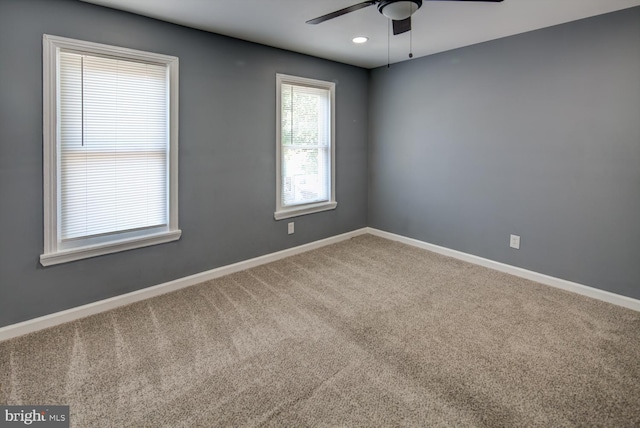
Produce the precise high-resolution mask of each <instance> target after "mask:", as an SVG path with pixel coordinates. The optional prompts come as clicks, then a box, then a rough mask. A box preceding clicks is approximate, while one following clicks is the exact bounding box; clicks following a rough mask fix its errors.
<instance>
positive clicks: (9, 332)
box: [0, 227, 640, 342]
mask: <svg viewBox="0 0 640 428" xmlns="http://www.w3.org/2000/svg"><path fill="white" fill-rule="evenodd" d="M366 233H370V234H371V235H375V236H379V237H381V238H386V239H390V240H393V241H398V242H402V243H404V244H408V245H412V246H414V247H418V248H423V249H425V250H429V251H433V252H434V253H439V254H443V255H445V256H449V257H453V258H456V259H459V260H464V261H466V262H469V263H473V264H477V265H480V266H484V267H487V268H490V269H494V270H497V271H500V272H505V273H509V274H511V275H515V276H518V277H521V278H526V279H529V280H532V281H536V282H539V283H541V284H545V285H549V286H552V287H556V288H561V289H563V290H567V291H571V292H574V293H577V294H582V295H584V296H588V297H592V298H594V299H598V300H602V301H605V302H608V303H612V304H614V305H618V306H624V307H625V308H629V309H633V310H635V311H639V312H640V300H637V299H633V298H631V297H626V296H621V295H619V294H615V293H611V292H608V291H604V290H600V289H597V288H593V287H589V286H586V285H582V284H578V283H576V282H571V281H566V280H564V279H560V278H555V277H552V276H548V275H544V274H541V273H538V272H533V271H530V270H526V269H522V268H519V267H515V266H511V265H507V264H504V263H500V262H496V261H493V260H489V259H485V258H482V257H478V256H474V255H471V254H467V253H463V252H461V251H456V250H452V249H449V248H445V247H440V246H438V245H434V244H429V243H427V242H423V241H419V240H417V239H413V238H407V237H405V236H402V235H396V234H394V233H390V232H385V231H382V230H379V229H374V228H371V227H365V228H362V229H358V230H354V231H351V232H347V233H343V234H341V235H336V236H332V237H330V238H326V239H321V240H319V241H315V242H310V243H308V244H304V245H300V246H298V247H293V248H289V249H286V250H282V251H278V252H275V253H271V254H266V255H264V256H260V257H256V258H253V259H249V260H245V261H241V262H238V263H234V264H231V265H227V266H222V267H219V268H216V269H212V270H209V271H206V272H201V273H197V274H195V275H190V276H187V277H184V278H180V279H176V280H174V281H170V282H165V283H164V284H158V285H154V286H152V287H148V288H144V289H142V290H137V291H133V292H131V293H127V294H122V295H120V296H115V297H111V298H109V299H104V300H100V301H98V302H93V303H89V304H87V305H82V306H78V307H76V308H71V309H67V310H65V311H61V312H56V313H54V314H50V315H45V316H42V317H38V318H34V319H31V320H27V321H23V322H21V323H17V324H12V325H8V326H5V327H2V328H0V342H1V341H3V340H8V339H12V338H14V337H18V336H22V335H24V334H28V333H33V332H35V331H38V330H43V329H45V328H49V327H54V326H56V325H59V324H63V323H65V322H70V321H75V320H78V319H80V318H84V317H87V316H90V315H95V314H98V313H101V312H105V311H108V310H110V309H115V308H118V307H120V306H124V305H128V304H131V303H135V302H139V301H141V300H145V299H149V298H151V297H155V296H159V295H161V294H166V293H170V292H172V291H176V290H180V289H182V288H186V287H190V286H192V285H196V284H199V283H201V282H205V281H209V280H211V279H215V278H219V277H221V276H225V275H229V274H232V273H235V272H239V271H241V270H244V269H249V268H252V267H255V266H260V265H263V264H266V263H270V262H274V261H276V260H280V259H283V258H285V257H289V256H293V255H296V254H300V253H304V252H306V251H310V250H314V249H316V248H320V247H324V246H326V245H331V244H335V243H337V242H340V241H344V240H347V239H350V238H353V237H355V236H359V235H364V234H366Z"/></svg>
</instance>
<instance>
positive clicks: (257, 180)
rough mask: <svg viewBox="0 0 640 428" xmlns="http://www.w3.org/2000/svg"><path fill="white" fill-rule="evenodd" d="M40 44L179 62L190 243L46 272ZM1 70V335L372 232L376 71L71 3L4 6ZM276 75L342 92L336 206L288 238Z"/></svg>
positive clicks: (299, 224)
mask: <svg viewBox="0 0 640 428" xmlns="http://www.w3.org/2000/svg"><path fill="white" fill-rule="evenodd" d="M43 33H47V34H53V35H58V36H64V37H72V38H78V39H82V40H88V41H93V42H99V43H108V44H113V45H117V46H124V47H129V48H134V49H142V50H147V51H152V52H159V53H164V54H169V55H175V56H178V57H179V58H180V183H179V186H180V227H181V229H182V231H183V237H182V239H181V240H180V241H178V242H175V243H169V244H164V245H158V246H154V247H150V248H145V249H139V250H133V251H128V252H125V253H119V254H115V255H108V256H102V257H97V258H93V259H87V260H83V261H78V262H73V263H68V264H64V265H58V266H53V267H48V268H43V267H41V266H40V265H39V262H38V257H39V255H40V254H41V253H42V250H43V230H42V228H43V226H42V223H43V218H42V217H43V203H42V35H43ZM0 58H1V60H0V61H1V66H0V225H2V236H1V239H0V326H4V325H8V324H12V323H16V322H19V321H23V320H26V319H30V318H34V317H37V316H41V315H45V314H49V313H53V312H57V311H60V310H64V309H67V308H71V307H74V306H78V305H82V304H85V303H89V302H93V301H97V300H100V299H105V298H108V297H111V296H115V295H118V294H122V293H126V292H130V291H133V290H136V289H140V288H144V287H148V286H151V285H155V284H159V283H163V282H165V281H170V280H173V279H176V278H180V277H184V276H186V275H190V274H194V273H198V272H202V271H205V270H208V269H212V268H215V267H218V266H222V265H226V264H229V263H233V262H237V261H239V260H245V259H248V258H252V257H256V256H259V255H262V254H266V253H271V252H274V251H278V250H282V249H284V248H288V247H292V246H296V245H300V244H303V243H306V242H310V241H315V240H318V239H321V238H325V237H329V236H333V235H337V234H340V233H344V232H347V231H351V230H354V229H358V228H361V227H364V226H366V222H367V171H366V169H367V154H366V150H367V111H366V109H365V108H363V106H366V105H367V96H368V88H367V80H368V75H367V71H366V70H363V69H359V68H356V67H351V66H347V65H343V64H338V63H334V62H329V61H325V60H320V59H316V58H312V57H309V56H304V55H298V54H295V53H291V52H287V51H283V50H277V49H272V48H268V47H265V46H261V45H257V44H252V43H247V42H242V41H239V40H235V39H231V38H227V37H222V36H217V35H213V34H208V33H205V32H200V31H196V30H192V29H187V28H184V27H180V26H177V25H171V24H167V23H163V22H160V21H156V20H152V19H147V18H143V17H139V16H135V15H131V14H127V13H123V12H118V11H114V10H111V9H106V8H102V7H98V6H94V5H89V4H85V3H80V2H75V1H64V0H60V1H58V0H29V1H24V0H1V1H0ZM277 72H280V73H287V74H293V75H299V76H304V77H310V78H316V79H322V80H328V81H335V82H336V83H337V87H336V99H337V105H336V113H337V120H336V126H337V128H336V140H337V148H336V151H337V152H336V157H337V168H336V171H337V179H336V182H337V201H338V208H337V209H336V210H335V211H328V212H323V213H318V214H312V215H308V216H304V217H298V218H295V219H294V221H295V222H296V233H295V234H294V235H291V236H289V235H287V221H280V222H276V221H274V219H273V212H274V210H275V173H276V172H275V105H276V102H275V74H276V73H277ZM289 221H290V220H289Z"/></svg>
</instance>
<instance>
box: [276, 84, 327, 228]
mask: <svg viewBox="0 0 640 428" xmlns="http://www.w3.org/2000/svg"><path fill="white" fill-rule="evenodd" d="M276 99H277V106H276V112H277V114H276V116H277V119H276V121H277V126H276V130H277V131H276V133H277V135H276V160H277V161H276V163H277V168H276V169H277V176H276V189H277V191H276V212H275V215H274V217H275V219H276V220H280V219H284V218H290V217H295V216H299V215H305V214H311V213H314V212H318V211H326V210H331V209H334V208H335V207H336V206H337V203H336V200H335V180H334V177H335V173H334V170H335V167H334V163H335V142H334V135H335V132H334V121H335V113H334V111H335V110H334V104H335V84H334V83H333V82H324V81H320V80H314V79H307V78H302V77H295V76H287V75H284V74H277V75H276Z"/></svg>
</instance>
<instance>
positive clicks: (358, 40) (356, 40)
mask: <svg viewBox="0 0 640 428" xmlns="http://www.w3.org/2000/svg"><path fill="white" fill-rule="evenodd" d="M367 40H369V38H368V37H364V36H358V37H354V38H353V40H352V41H353V43H358V44H360V43H365V42H366V41H367Z"/></svg>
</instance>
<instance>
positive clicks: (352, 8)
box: [307, 0, 376, 24]
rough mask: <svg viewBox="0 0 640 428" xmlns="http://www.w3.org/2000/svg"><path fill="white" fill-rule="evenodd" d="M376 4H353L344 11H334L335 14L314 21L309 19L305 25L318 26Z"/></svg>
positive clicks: (374, 2)
mask: <svg viewBox="0 0 640 428" xmlns="http://www.w3.org/2000/svg"><path fill="white" fill-rule="evenodd" d="M374 4H376V1H373V0H371V1H364V2H362V3H358V4H354V5H353V6H349V7H345V8H344V9H340V10H336V11H335V12H331V13H328V14H326V15H322V16H319V17H317V18H314V19H310V20H308V21H307V24H319V23H321V22H324V21H328V20H330V19H333V18H337V17H338V16H342V15H345V14H347V13H349V12H355V11H356V10H360V9H364V8H365V7H369V6H373V5H374Z"/></svg>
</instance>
